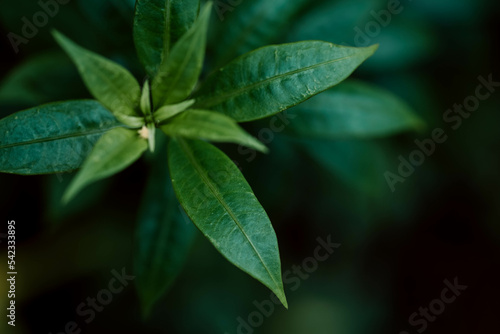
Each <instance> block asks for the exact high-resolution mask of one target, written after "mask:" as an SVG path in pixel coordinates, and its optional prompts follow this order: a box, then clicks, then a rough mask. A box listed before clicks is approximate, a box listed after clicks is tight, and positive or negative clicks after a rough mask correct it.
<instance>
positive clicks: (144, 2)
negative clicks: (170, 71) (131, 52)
mask: <svg viewBox="0 0 500 334" xmlns="http://www.w3.org/2000/svg"><path fill="white" fill-rule="evenodd" d="M199 5H200V4H199V0H137V3H136V7H135V19H134V41H135V46H136V49H137V54H138V56H139V59H140V60H141V62H142V64H143V65H144V67H145V68H146V71H147V72H148V74H149V75H150V76H151V77H154V75H155V74H156V71H157V70H158V67H159V66H160V64H161V63H162V61H163V60H165V59H166V58H168V56H169V54H170V50H171V48H172V46H173V45H174V44H175V43H176V42H177V41H178V40H179V39H180V38H181V36H182V35H184V34H185V33H186V32H187V31H188V30H189V28H190V27H191V25H192V24H193V22H194V21H195V19H196V15H198V9H199Z"/></svg>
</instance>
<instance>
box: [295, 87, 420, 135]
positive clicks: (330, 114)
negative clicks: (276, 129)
mask: <svg viewBox="0 0 500 334" xmlns="http://www.w3.org/2000/svg"><path fill="white" fill-rule="evenodd" d="M290 112H291V113H293V114H295V115H296V116H298V119H297V120H296V121H294V122H291V123H290V126H289V129H290V130H291V132H293V133H296V134H298V135H300V136H303V137H304V136H308V137H315V138H324V139H335V138H352V137H354V138H363V137H376V136H386V135H391V134H394V133H397V132H400V131H405V130H409V129H420V128H421V127H422V126H423V122H422V121H421V120H420V119H419V118H418V117H417V116H416V115H415V114H414V113H413V111H412V110H411V108H410V107H409V106H408V105H407V104H406V103H405V102H404V101H403V100H401V99H400V98H398V97H397V96H395V95H394V94H392V93H391V92H389V91H386V90H385V89H382V88H378V87H376V86H374V85H371V84H367V83H363V82H361V81H354V80H350V81H346V82H343V83H341V84H340V85H338V86H336V87H333V88H331V89H330V90H328V91H326V92H324V93H321V94H318V95H317V96H315V97H313V98H311V99H310V100H308V101H305V102H304V103H302V104H300V105H298V106H296V107H295V108H294V109H291V110H290Z"/></svg>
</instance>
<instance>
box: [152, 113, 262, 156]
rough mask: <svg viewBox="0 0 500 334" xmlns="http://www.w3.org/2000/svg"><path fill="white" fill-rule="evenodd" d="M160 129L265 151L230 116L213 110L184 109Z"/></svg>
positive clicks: (170, 134)
mask: <svg viewBox="0 0 500 334" xmlns="http://www.w3.org/2000/svg"><path fill="white" fill-rule="evenodd" d="M161 129H162V131H163V132H165V134H166V135H168V136H172V137H176V136H179V137H186V138H191V139H197V138H199V139H206V140H210V141H214V142H228V143H236V144H240V145H245V146H248V147H251V148H253V149H256V150H258V151H261V152H267V148H266V146H265V145H264V144H262V143H261V142H260V141H258V140H257V139H255V138H254V137H252V136H251V135H249V134H248V133H247V132H246V131H245V130H243V129H242V128H241V127H240V126H239V125H238V124H237V123H236V122H235V121H234V120H233V119H232V118H230V117H228V116H225V115H222V114H219V113H216V112H213V111H208V110H192V109H191V110H186V111H185V112H183V113H182V114H181V115H179V116H177V117H175V118H174V119H173V120H172V121H171V122H169V123H167V124H165V125H162V126H161Z"/></svg>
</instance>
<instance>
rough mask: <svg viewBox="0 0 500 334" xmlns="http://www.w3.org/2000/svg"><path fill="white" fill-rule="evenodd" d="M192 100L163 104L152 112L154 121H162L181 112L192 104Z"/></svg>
mask: <svg viewBox="0 0 500 334" xmlns="http://www.w3.org/2000/svg"><path fill="white" fill-rule="evenodd" d="M194 102H195V101H194V100H187V101H184V102H181V103H178V104H170V105H168V106H163V107H161V108H160V109H158V110H156V111H155V112H154V118H155V120H156V123H158V124H159V123H161V122H164V121H166V120H168V119H170V118H172V117H174V116H176V115H178V114H180V113H181V112H183V111H185V110H186V109H187V108H189V107H191V106H192V105H193V104H194Z"/></svg>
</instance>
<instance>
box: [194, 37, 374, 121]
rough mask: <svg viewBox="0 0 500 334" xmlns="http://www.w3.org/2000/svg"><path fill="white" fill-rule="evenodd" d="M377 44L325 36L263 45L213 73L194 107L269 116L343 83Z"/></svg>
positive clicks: (243, 116) (244, 117)
mask: <svg viewBox="0 0 500 334" xmlns="http://www.w3.org/2000/svg"><path fill="white" fill-rule="evenodd" d="M376 49H377V46H371V47H368V48H353V47H345V46H339V45H335V44H331V43H327V42H320V41H307V42H298V43H291V44H282V45H271V46H267V47H263V48H261V49H258V50H256V51H252V52H249V53H247V54H245V55H243V56H241V57H239V58H237V59H235V60H234V61H232V62H231V63H229V64H228V65H226V66H225V67H223V68H221V69H220V70H218V71H217V72H216V73H215V74H214V75H212V76H211V78H209V79H208V80H207V82H206V83H205V85H204V86H203V88H202V90H201V91H200V92H199V93H198V94H197V98H196V101H197V102H196V104H195V107H197V108H203V109H215V110H217V111H220V112H222V113H224V114H226V115H228V116H230V117H232V118H233V119H235V120H236V121H238V122H246V121H252V120H255V119H259V118H264V117H267V116H270V115H273V114H276V113H278V112H280V111H283V110H285V109H287V108H290V107H292V106H294V105H296V104H299V103H301V102H303V101H305V100H307V99H309V98H310V97H312V96H314V95H316V94H318V93H320V92H322V91H324V90H326V89H328V88H330V87H332V86H334V85H336V84H338V83H340V82H341V81H343V80H344V79H346V78H347V77H348V76H349V75H350V74H351V73H352V72H353V71H354V70H355V69H356V68H357V67H358V66H359V65H360V64H361V63H362V62H363V61H365V60H366V59H367V58H368V57H370V56H371V55H372V54H373V53H374V52H375V50H376Z"/></svg>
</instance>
